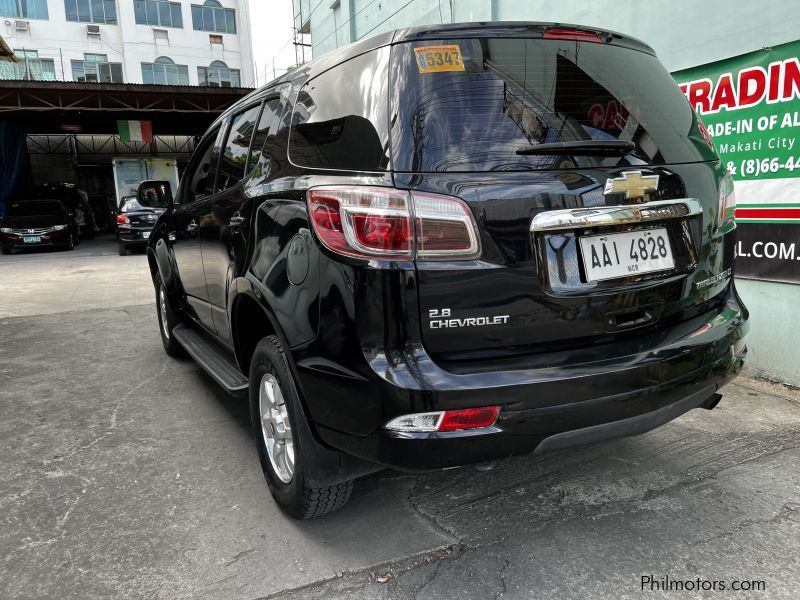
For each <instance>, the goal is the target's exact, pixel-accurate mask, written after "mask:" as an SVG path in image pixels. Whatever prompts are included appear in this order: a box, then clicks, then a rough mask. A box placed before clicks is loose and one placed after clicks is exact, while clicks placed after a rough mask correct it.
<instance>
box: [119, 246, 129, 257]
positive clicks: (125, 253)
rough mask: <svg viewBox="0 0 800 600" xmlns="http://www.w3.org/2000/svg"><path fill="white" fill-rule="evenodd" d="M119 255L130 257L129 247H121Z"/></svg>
mask: <svg viewBox="0 0 800 600" xmlns="http://www.w3.org/2000/svg"><path fill="white" fill-rule="evenodd" d="M119 255H120V256H128V247H127V246H125V245H124V244H120V245H119Z"/></svg>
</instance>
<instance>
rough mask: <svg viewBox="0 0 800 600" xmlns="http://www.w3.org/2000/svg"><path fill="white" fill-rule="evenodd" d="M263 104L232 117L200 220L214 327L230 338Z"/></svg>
mask: <svg viewBox="0 0 800 600" xmlns="http://www.w3.org/2000/svg"><path fill="white" fill-rule="evenodd" d="M261 109H262V102H261V101H259V102H256V103H255V104H252V105H250V106H248V107H245V108H243V109H242V110H241V111H239V112H237V113H236V114H234V115H233V116H232V117H231V118H230V120H229V123H230V124H229V125H228V126H227V130H226V133H225V137H224V139H223V141H222V143H221V145H220V160H219V169H218V172H217V179H216V184H215V187H214V194H213V196H212V197H211V198H210V199H209V201H208V202H206V203H205V204H204V208H205V210H204V213H203V215H202V218H201V220H200V223H199V231H200V244H201V245H202V249H203V270H204V271H205V276H206V286H207V289H208V299H209V302H210V303H211V305H212V312H213V315H214V317H213V318H214V327H215V329H216V331H217V334H218V335H219V336H220V337H221V338H222V339H223V340H225V341H227V342H230V337H231V336H230V326H229V324H228V317H227V312H226V307H227V304H228V302H227V299H228V291H229V289H230V283H231V281H232V280H233V278H234V277H235V276H236V274H237V273H240V272H241V268H242V265H243V263H244V259H245V255H246V250H247V236H246V232H247V223H248V221H249V218H250V215H249V213H248V208H247V207H246V206H245V202H246V200H247V197H246V196H245V193H244V187H243V182H244V180H245V178H246V175H247V174H248V173H249V172H250V170H251V167H252V166H253V165H254V164H255V163H254V161H253V160H251V159H250V143H251V141H252V139H253V133H254V131H255V129H256V126H257V124H258V120H259V115H260V114H261ZM256 161H257V159H256ZM248 165H250V166H248Z"/></svg>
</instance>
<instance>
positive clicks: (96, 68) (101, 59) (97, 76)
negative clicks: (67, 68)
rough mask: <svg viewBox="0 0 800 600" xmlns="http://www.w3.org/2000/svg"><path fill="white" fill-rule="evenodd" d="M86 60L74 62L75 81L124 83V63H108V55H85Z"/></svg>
mask: <svg viewBox="0 0 800 600" xmlns="http://www.w3.org/2000/svg"><path fill="white" fill-rule="evenodd" d="M83 58H84V60H73V61H72V77H73V79H75V81H81V82H93V83H122V82H123V81H122V63H112V62H108V55H107V54H84V55H83Z"/></svg>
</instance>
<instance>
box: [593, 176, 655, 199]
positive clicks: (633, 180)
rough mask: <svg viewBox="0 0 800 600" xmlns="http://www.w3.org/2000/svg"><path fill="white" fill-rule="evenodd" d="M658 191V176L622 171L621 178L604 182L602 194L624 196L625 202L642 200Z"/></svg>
mask: <svg viewBox="0 0 800 600" xmlns="http://www.w3.org/2000/svg"><path fill="white" fill-rule="evenodd" d="M657 189H658V175H642V172H641V171H623V172H622V177H617V178H616V179H608V180H606V187H605V189H604V190H603V193H604V194H622V193H624V194H625V199H626V200H634V199H637V198H644V197H645V196H646V195H647V194H649V193H650V192H655V191H656V190H657Z"/></svg>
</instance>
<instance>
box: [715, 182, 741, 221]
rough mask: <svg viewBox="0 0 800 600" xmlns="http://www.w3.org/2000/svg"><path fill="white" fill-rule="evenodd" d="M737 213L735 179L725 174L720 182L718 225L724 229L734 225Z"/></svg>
mask: <svg viewBox="0 0 800 600" xmlns="http://www.w3.org/2000/svg"><path fill="white" fill-rule="evenodd" d="M735 212H736V196H735V195H734V193H733V178H732V177H731V174H730V173H725V175H724V176H723V177H722V179H720V180H719V209H718V212H717V225H718V226H719V227H723V226H724V225H728V224H729V223H733V217H734V213H735Z"/></svg>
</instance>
